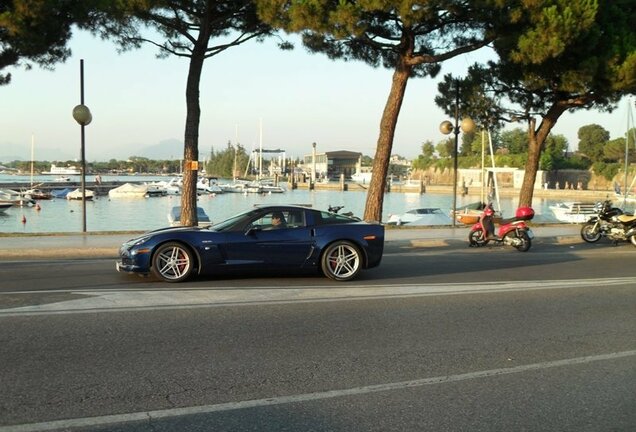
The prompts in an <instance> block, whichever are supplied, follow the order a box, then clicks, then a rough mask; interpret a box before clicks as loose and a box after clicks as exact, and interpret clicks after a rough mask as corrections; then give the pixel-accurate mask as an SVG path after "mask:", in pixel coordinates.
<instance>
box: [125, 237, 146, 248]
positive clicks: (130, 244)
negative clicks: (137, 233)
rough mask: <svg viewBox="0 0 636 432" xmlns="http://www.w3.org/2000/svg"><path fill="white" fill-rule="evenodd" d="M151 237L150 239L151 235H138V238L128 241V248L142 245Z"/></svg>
mask: <svg viewBox="0 0 636 432" xmlns="http://www.w3.org/2000/svg"><path fill="white" fill-rule="evenodd" d="M149 239H150V236H143V237H138V238H136V239H132V240H129V241H128V242H127V243H126V248H128V249H131V248H134V247H136V246H139V245H142V244H144V243H146V242H147V241H148V240H149Z"/></svg>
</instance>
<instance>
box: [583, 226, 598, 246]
mask: <svg viewBox="0 0 636 432" xmlns="http://www.w3.org/2000/svg"><path fill="white" fill-rule="evenodd" d="M595 225H596V224H595V223H594V222H592V223H589V222H588V223H586V224H585V225H583V226H582V227H581V238H582V239H583V240H585V241H586V242H588V243H596V242H597V241H599V240H600V239H601V230H599V229H596V230H595V229H594V226H595Z"/></svg>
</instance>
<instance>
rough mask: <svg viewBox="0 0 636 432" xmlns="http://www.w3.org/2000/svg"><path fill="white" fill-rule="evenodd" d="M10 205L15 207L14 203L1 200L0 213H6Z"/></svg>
mask: <svg viewBox="0 0 636 432" xmlns="http://www.w3.org/2000/svg"><path fill="white" fill-rule="evenodd" d="M10 207H13V204H12V203H10V202H3V201H0V213H4V211H5V210H6V209H8V208H10Z"/></svg>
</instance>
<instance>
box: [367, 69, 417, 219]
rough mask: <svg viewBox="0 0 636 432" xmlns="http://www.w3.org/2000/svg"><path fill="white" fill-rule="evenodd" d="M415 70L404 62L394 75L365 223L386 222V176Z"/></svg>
mask: <svg viewBox="0 0 636 432" xmlns="http://www.w3.org/2000/svg"><path fill="white" fill-rule="evenodd" d="M410 71H411V67H410V66H408V65H405V64H403V63H401V64H399V65H398V66H397V67H396V69H395V72H394V73H393V82H392V84H391V92H390V93H389V98H388V100H387V101H386V105H385V107H384V112H383V113H382V120H381V122H380V136H379V137H378V143H377V147H376V150H375V157H374V158H373V176H372V177H371V182H370V183H369V190H368V191H367V202H366V206H365V209H364V220H365V221H368V222H381V221H382V205H383V202H384V190H385V189H386V177H387V174H388V171H389V159H390V157H391V149H392V148H393V137H394V136H395V128H396V126H397V121H398V116H399V115H400V108H401V107H402V101H403V100H404V93H405V92H406V84H407V83H408V79H409V75H410Z"/></svg>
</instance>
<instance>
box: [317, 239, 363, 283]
mask: <svg viewBox="0 0 636 432" xmlns="http://www.w3.org/2000/svg"><path fill="white" fill-rule="evenodd" d="M361 266H362V255H361V253H360V250H359V249H358V248H357V247H356V246H355V245H354V244H352V243H350V242H348V241H337V242H335V243H332V244H330V245H329V246H327V249H326V250H325V252H324V253H323V255H322V260H321V267H322V271H323V273H324V274H325V276H327V277H328V278H330V279H333V280H337V281H348V280H351V279H353V278H355V277H356V276H357V275H358V273H359V272H360V268H361Z"/></svg>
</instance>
